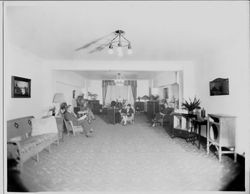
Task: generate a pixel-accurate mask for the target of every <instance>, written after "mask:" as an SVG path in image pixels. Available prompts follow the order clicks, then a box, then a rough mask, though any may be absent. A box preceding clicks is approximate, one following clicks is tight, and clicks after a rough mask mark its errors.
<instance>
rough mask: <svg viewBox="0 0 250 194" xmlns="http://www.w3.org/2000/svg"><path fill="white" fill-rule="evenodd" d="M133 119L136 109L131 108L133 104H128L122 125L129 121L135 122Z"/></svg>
mask: <svg viewBox="0 0 250 194" xmlns="http://www.w3.org/2000/svg"><path fill="white" fill-rule="evenodd" d="M133 117H134V109H133V108H132V107H131V104H128V105H127V107H126V109H125V111H124V114H123V117H122V121H121V123H123V125H126V124H127V122H128V121H133V119H134V118H133Z"/></svg>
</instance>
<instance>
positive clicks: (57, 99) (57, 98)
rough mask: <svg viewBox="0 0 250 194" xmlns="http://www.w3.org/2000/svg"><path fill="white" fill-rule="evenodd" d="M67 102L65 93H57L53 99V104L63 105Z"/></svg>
mask: <svg viewBox="0 0 250 194" xmlns="http://www.w3.org/2000/svg"><path fill="white" fill-rule="evenodd" d="M62 102H65V99H64V94H63V93H55V95H54V98H53V103H62Z"/></svg>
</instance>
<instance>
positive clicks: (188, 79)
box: [46, 60, 196, 98]
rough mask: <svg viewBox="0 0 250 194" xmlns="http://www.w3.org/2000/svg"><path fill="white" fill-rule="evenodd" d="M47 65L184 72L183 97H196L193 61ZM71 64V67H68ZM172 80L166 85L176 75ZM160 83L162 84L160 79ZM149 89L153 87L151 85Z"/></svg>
mask: <svg viewBox="0 0 250 194" xmlns="http://www.w3.org/2000/svg"><path fill="white" fill-rule="evenodd" d="M46 64H48V65H49V66H51V67H53V68H54V69H61V70H81V71H84V70H93V71H95V70H97V71H102V70H104V71H108V70H117V71H142V70H143V71H165V72H167V71H183V83H184V86H183V97H184V98H189V97H190V96H191V97H192V96H195V94H196V88H195V80H194V79H195V71H194V63H193V62H192V61H87V62H86V61H67V60H62V61H46ZM68 64H70V66H69V65H68ZM171 77H172V78H171V79H170V80H168V78H165V77H164V75H162V79H164V80H165V81H164V83H167V82H170V81H171V82H172V80H175V78H174V77H175V76H174V74H171ZM158 83H159V84H160V85H161V84H164V83H162V81H161V80H160V79H158ZM149 87H151V85H150V83H149Z"/></svg>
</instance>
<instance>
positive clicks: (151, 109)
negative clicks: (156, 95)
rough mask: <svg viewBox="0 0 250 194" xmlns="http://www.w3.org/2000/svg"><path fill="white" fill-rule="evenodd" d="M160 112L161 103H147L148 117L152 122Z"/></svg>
mask: <svg viewBox="0 0 250 194" xmlns="http://www.w3.org/2000/svg"><path fill="white" fill-rule="evenodd" d="M159 112H160V107H159V101H148V102H147V117H148V120H150V121H152V119H153V118H154V115H155V114H156V113H159Z"/></svg>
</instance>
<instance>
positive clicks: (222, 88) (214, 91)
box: [209, 78, 229, 96]
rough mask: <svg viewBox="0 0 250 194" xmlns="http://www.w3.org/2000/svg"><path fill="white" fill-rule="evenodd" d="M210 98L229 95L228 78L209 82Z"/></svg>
mask: <svg viewBox="0 0 250 194" xmlns="http://www.w3.org/2000/svg"><path fill="white" fill-rule="evenodd" d="M209 87H210V96H218V95H229V80H228V78H225V79H223V78H217V79H215V80H213V81H211V82H209Z"/></svg>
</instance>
